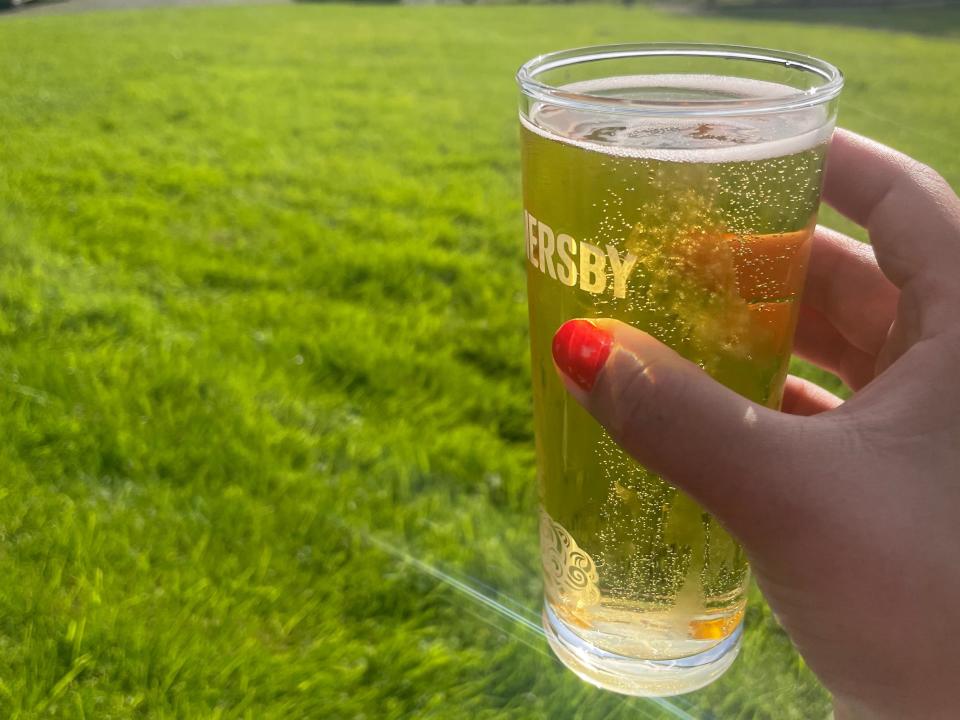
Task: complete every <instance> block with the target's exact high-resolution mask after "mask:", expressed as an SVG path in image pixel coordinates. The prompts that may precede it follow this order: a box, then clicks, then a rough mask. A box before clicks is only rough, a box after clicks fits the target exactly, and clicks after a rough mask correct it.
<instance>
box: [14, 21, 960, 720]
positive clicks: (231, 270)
mask: <svg viewBox="0 0 960 720" xmlns="http://www.w3.org/2000/svg"><path fill="white" fill-rule="evenodd" d="M664 39H686V40H701V41H705V40H717V41H731V42H741V43H751V44H762V45H770V46H778V47H786V48H791V49H795V50H801V51H807V52H811V53H815V54H818V55H823V56H825V57H827V58H830V59H832V60H834V61H835V62H837V63H838V64H839V65H840V66H841V67H842V68H843V69H844V70H845V71H846V73H847V77H848V90H847V93H846V96H845V98H844V102H843V108H842V121H843V124H845V125H847V126H849V127H852V128H855V129H857V130H860V131H863V132H866V133H869V134H871V135H874V136H877V137H878V138H880V139H883V140H885V141H887V142H890V143H892V144H894V145H897V146H898V147H900V148H902V149H904V150H906V151H908V152H910V153H912V154H914V155H916V156H917V157H919V158H921V159H922V160H925V161H927V162H930V163H932V164H933V165H934V166H936V167H938V168H939V169H940V170H941V171H942V172H943V173H944V174H945V175H946V176H947V177H948V178H949V179H950V180H951V181H952V182H953V183H954V184H957V183H958V182H960V153H957V152H956V148H957V144H956V141H955V138H956V137H957V136H958V133H960V115H958V114H957V113H956V112H955V108H956V103H957V101H958V95H957V91H956V88H957V80H958V78H957V71H956V67H957V66H956V63H955V60H956V47H955V43H954V41H953V40H952V39H936V38H921V37H919V36H916V35H911V34H895V33H889V32H884V31H876V30H855V29H850V28H844V29H838V28H836V27H833V26H827V25H809V26H804V25H802V24H798V23H776V22H753V21H751V22H749V23H746V22H738V21H734V20H723V19H716V18H710V19H698V18H694V17H684V16H670V15H661V14H656V13H655V12H653V11H648V10H641V9H636V10H632V11H624V10H621V9H619V8H615V7H610V6H576V7H500V8H493V7H479V8H463V7H458V8H402V7H348V6H290V7H273V8H229V9H227V8H223V9H203V10H169V11H145V12H121V13H103V14H90V15H83V16H79V15H75V16H67V17H44V18H36V19H34V18H31V17H29V16H19V17H14V18H10V19H5V20H3V21H0V68H2V69H3V70H2V73H0V470H2V476H0V477H2V479H0V483H2V484H0V578H2V580H0V717H3V718H41V717H44V718H45V717H62V718H98V719H100V718H139V717H149V718H371V719H372V718H400V717H435V718H483V717H498V718H500V717H503V718H528V717H529V718H533V717H557V718H559V717H571V718H594V717H596V718H600V717H611V718H620V717H661V716H666V712H667V710H666V709H664V708H661V707H659V706H657V705H654V704H652V703H649V702H644V701H636V700H623V699H621V698H619V697H616V696H613V695H608V694H605V693H601V692H599V691H596V690H593V689H591V688H588V687H587V686H585V685H583V684H581V683H580V682H579V681H577V680H576V679H575V678H573V677H572V676H570V675H569V674H568V673H566V672H565V671H563V670H561V669H560V668H559V667H558V666H557V664H556V663H555V662H554V661H553V660H552V659H551V658H550V657H549V655H548V654H546V652H545V647H544V643H543V641H542V640H541V639H539V638H538V637H537V636H536V635H535V634H534V633H531V632H528V631H526V630H523V628H522V626H521V625H519V624H517V623H515V622H511V621H508V620H506V619H504V618H503V617H502V616H500V615H497V614H495V613H493V612H491V611H489V610H488V609H486V608H484V607H483V606H481V605H479V604H477V603H475V602H474V601H472V600H470V599H469V598H467V597H466V596H464V595H462V594H460V593H458V592H456V591H455V590H454V589H451V587H449V586H448V585H447V584H445V583H443V582H439V581H438V580H437V579H436V578H435V577H431V576H430V575H428V574H425V573H423V572H421V571H420V570H419V569H418V568H417V567H416V566H415V565H412V564H410V563H407V562H404V561H403V560H402V559H401V558H399V557H398V556H397V553H398V552H402V551H404V550H409V551H410V552H411V553H413V554H415V555H416V556H418V557H420V558H423V559H424V560H426V561H428V562H430V563H433V564H434V565H435V566H437V567H439V568H442V569H445V570H446V571H449V572H451V573H452V574H454V575H455V576H456V577H458V578H461V579H467V580H469V582H475V581H483V582H486V583H488V584H489V585H491V586H494V587H496V588H498V589H499V590H500V591H501V593H502V594H501V596H500V597H501V599H502V600H509V599H512V600H515V601H517V602H518V603H520V604H521V606H522V607H523V608H526V610H521V612H522V613H527V614H529V612H530V611H531V610H532V609H535V607H536V602H537V600H536V598H537V594H538V592H539V584H538V578H537V561H536V551H535V545H536V540H535V537H536V534H535V515H534V507H535V503H536V490H535V487H534V481H533V456H532V439H531V420H530V398H529V390H528V377H527V374H528V360H527V349H526V334H525V333H526V328H525V325H526V312H525V306H524V302H525V301H524V282H523V275H522V257H523V250H522V247H521V242H520V237H521V235H520V233H521V228H520V225H521V223H520V205H519V178H518V157H517V155H518V153H517V142H516V132H517V131H516V127H515V126H516V116H515V112H514V103H515V98H514V87H513V84H512V74H513V71H514V70H515V68H516V67H517V66H518V65H519V64H520V63H521V62H522V61H523V60H525V59H527V58H528V57H530V56H532V55H534V54H536V53H539V52H542V51H546V50H550V49H557V48H562V47H569V46H576V45H583V44H588V43H596V42H613V41H619V40H664ZM828 217H830V216H828ZM905 241H909V239H908V238H905ZM804 372H807V373H808V374H810V375H811V376H814V377H818V375H817V373H814V372H812V371H810V370H809V369H804ZM825 382H827V383H828V384H830V383H832V386H834V387H835V386H836V383H835V381H831V380H830V379H829V378H826V379H825ZM371 536H372V537H373V538H374V540H373V541H371V540H370V537H371ZM380 540H386V542H387V544H386V545H383V544H382V543H380V544H378V542H379V541H380ZM825 601H828V600H827V599H825ZM748 625H749V628H748V629H749V631H750V635H749V639H748V640H747V643H746V648H745V653H744V657H743V658H742V659H741V660H739V661H738V663H737V665H736V666H735V669H734V670H733V671H732V672H731V673H730V674H729V675H728V676H727V677H726V678H725V679H724V680H723V681H722V682H721V683H719V684H717V685H715V686H714V687H712V688H710V689H708V690H706V691H704V692H701V693H698V694H696V695H693V696H690V697H688V698H684V699H682V700H680V701H679V702H680V704H682V705H683V706H684V707H686V708H688V709H689V710H690V712H691V713H692V714H693V715H695V716H697V717H708V718H721V717H722V718H728V717H732V718H761V717H776V718H809V717H816V716H818V715H819V716H822V715H824V714H825V713H826V711H827V707H828V702H827V698H826V696H825V694H824V693H823V691H822V690H821V689H819V688H818V687H817V685H816V683H815V682H814V681H813V680H812V678H811V676H810V674H809V673H808V672H807V671H806V670H805V669H804V668H803V666H802V664H801V663H800V662H799V661H798V660H797V659H796V657H795V656H794V655H793V653H792V652H791V650H790V647H789V643H788V641H787V640H786V639H785V637H784V636H783V635H782V634H780V633H779V632H777V631H776V629H775V625H774V623H773V620H772V619H771V617H770V615H769V612H768V611H767V610H766V609H765V608H763V606H762V605H761V604H760V603H759V602H757V601H756V599H755V601H754V603H753V605H752V609H751V611H750V614H749V617H748Z"/></svg>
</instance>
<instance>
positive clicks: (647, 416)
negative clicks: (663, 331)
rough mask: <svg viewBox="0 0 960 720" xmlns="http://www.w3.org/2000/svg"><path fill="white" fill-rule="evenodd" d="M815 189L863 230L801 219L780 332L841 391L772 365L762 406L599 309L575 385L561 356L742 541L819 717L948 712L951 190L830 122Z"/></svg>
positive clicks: (593, 408)
mask: <svg viewBox="0 0 960 720" xmlns="http://www.w3.org/2000/svg"><path fill="white" fill-rule="evenodd" d="M824 200H825V201H826V202H827V203H829V204H830V205H832V206H833V207H834V208H836V209H837V210H838V211H840V212H841V213H842V214H844V215H845V216H847V217H848V218H850V219H852V220H854V221H855V222H857V223H858V224H860V225H862V226H863V227H865V228H866V229H867V230H868V231H869V234H870V239H871V243H872V247H871V246H868V245H864V244H862V243H859V242H857V241H855V240H852V239H850V238H848V237H845V236H843V235H841V234H839V233H837V232H834V231H832V230H828V229H826V228H818V229H817V232H816V234H815V237H814V245H813V251H812V255H811V261H810V269H809V279H808V284H807V287H806V290H805V294H804V296H803V307H802V310H801V317H800V323H799V327H798V330H797V337H796V352H797V353H798V354H799V355H801V356H802V357H805V358H806V359H808V360H810V361H811V362H813V363H815V364H816V365H819V366H820V367H822V368H825V369H826V370H829V371H831V372H833V373H835V374H837V375H839V376H840V377H841V378H843V379H844V380H845V381H846V382H847V383H848V384H849V385H850V386H851V387H852V388H853V389H854V390H855V394H854V395H853V397H852V398H851V399H850V400H848V401H847V402H842V401H841V400H840V399H839V398H837V397H835V396H833V395H832V394H830V393H828V392H827V391H825V390H823V389H821V388H819V387H818V386H816V385H813V384H811V383H809V382H807V381H804V380H801V379H799V378H795V377H791V378H789V379H788V382H787V389H786V395H785V398H784V402H783V412H776V411H773V410H769V409H766V408H763V407H761V406H759V405H757V404H755V403H752V402H750V401H748V400H746V399H744V398H743V397H741V396H739V395H737V394H735V393H733V392H732V391H730V390H728V389H726V388H724V387H723V386H721V385H719V384H718V383H716V382H714V381H713V380H712V379H711V378H709V377H708V376H707V375H706V374H705V373H703V372H702V371H701V370H700V369H699V368H698V367H697V366H696V365H694V364H692V363H690V362H688V361H686V360H684V359H683V358H681V357H680V356H679V355H677V354H676V353H674V352H673V351H672V350H670V349H669V348H667V347H666V346H664V345H662V344H660V343H659V342H657V341H656V340H654V339H653V338H652V337H650V336H649V335H647V334H646V333H643V332H641V331H639V330H636V329H634V328H632V327H630V326H628V325H625V324H623V323H620V322H617V321H614V320H600V321H597V322H596V325H597V327H598V328H599V329H600V330H602V331H604V332H607V333H609V334H610V335H611V336H612V345H611V349H610V354H609V356H608V357H607V359H606V362H605V363H603V365H602V367H601V368H600V369H599V373H598V374H597V376H596V379H595V380H594V382H593V385H592V388H591V389H590V390H589V391H587V390H584V389H583V387H582V386H581V385H582V383H581V385H578V384H577V383H576V382H574V381H573V380H571V379H570V378H569V377H567V376H565V375H563V373H562V372H561V376H562V377H563V378H564V382H565V383H566V385H567V388H568V390H569V391H570V392H571V394H572V395H573V396H574V397H575V398H576V399H577V400H578V401H579V402H581V403H582V404H583V405H584V406H585V407H586V408H587V409H588V410H589V411H590V412H591V413H592V414H593V415H594V417H596V418H597V420H598V421H599V422H600V423H601V424H603V425H604V426H605V427H606V428H607V429H608V431H609V432H610V434H611V435H612V437H613V438H614V439H615V440H616V441H617V442H618V443H619V444H620V445H621V446H623V447H624V448H625V449H626V450H627V451H628V452H630V453H631V454H632V455H633V456H634V457H636V458H637V459H638V460H639V461H640V462H641V463H643V464H644V465H646V466H647V467H649V468H651V469H652V470H654V471H656V472H658V473H660V474H661V475H663V476H664V477H665V478H666V479H668V480H669V481H670V482H672V483H673V484H675V485H677V486H678V487H680V488H682V489H684V490H685V491H687V492H688V493H689V494H690V495H692V496H693V497H694V498H696V499H697V500H698V501H699V502H700V503H701V504H702V505H704V506H705V507H706V508H707V509H708V510H709V511H710V512H712V513H713V514H714V515H715V516H716V517H717V518H718V519H719V520H720V521H721V522H722V523H723V524H724V525H725V526H726V527H727V528H728V529H729V530H730V531H731V533H733V534H734V535H735V536H736V537H737V538H738V539H739V540H740V541H741V542H742V544H743V546H744V548H745V550H746V552H747V554H748V556H749V558H750V561H751V563H752V566H753V569H754V572H755V574H756V577H757V580H758V582H759V584H760V587H761V589H762V590H763V592H764V595H765V596H766V598H767V600H768V601H769V603H770V605H771V607H772V608H773V610H774V612H775V613H776V615H777V617H778V619H779V620H780V622H781V623H782V624H783V626H784V628H785V629H786V631H787V632H788V633H789V634H790V637H791V638H792V640H793V642H794V644H795V645H796V647H797V649H798V650H799V652H800V653H801V654H802V655H803V657H804V659H805V660H806V662H807V663H808V665H809V666H810V667H811V668H812V669H813V671H814V672H815V673H816V674H817V675H818V677H819V678H820V680H821V681H822V682H823V684H824V685H825V686H826V687H827V688H828V689H829V690H830V691H831V692H832V693H833V696H834V707H835V713H836V717H837V718H838V719H842V720H847V719H860V718H871V719H872V718H920V717H922V718H928V719H937V718H948V717H957V709H956V707H957V705H956V689H955V675H956V672H957V670H958V669H960V199H958V198H957V196H956V194H955V193H954V192H953V190H952V189H951V188H950V186H949V185H948V184H947V183H946V182H945V181H944V180H943V178H941V177H940V176H939V175H937V173H936V172H934V171H933V170H931V169H930V168H929V167H926V166H924V165H922V164H920V163H918V162H916V161H914V160H912V159H910V158H909V157H907V156H905V155H902V154H900V153H898V152H895V151H894V150H891V149H890V148H887V147H884V146H883V145H880V144H878V143H875V142H873V141H871V140H868V139H866V138H863V137H860V136H858V135H855V134H853V133H850V132H845V131H837V133H836V134H835V136H834V139H833V142H832V145H831V148H830V154H829V162H828V168H827V173H826V180H825V189H824ZM561 365H562V363H561ZM588 385H589V384H588Z"/></svg>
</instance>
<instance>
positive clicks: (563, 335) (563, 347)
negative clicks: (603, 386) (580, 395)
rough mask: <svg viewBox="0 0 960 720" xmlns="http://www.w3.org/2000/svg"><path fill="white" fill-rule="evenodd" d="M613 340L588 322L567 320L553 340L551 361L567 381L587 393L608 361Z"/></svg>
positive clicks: (608, 334)
mask: <svg viewBox="0 0 960 720" xmlns="http://www.w3.org/2000/svg"><path fill="white" fill-rule="evenodd" d="M611 345H613V338H612V337H611V336H610V333H608V332H605V331H603V330H601V329H600V328H598V327H597V326H596V325H594V324H593V323H592V322H589V321H588V320H569V321H567V322H565V323H564V324H563V325H561V326H560V329H559V330H557V334H556V335H554V336H553V360H554V362H555V363H556V364H557V367H558V368H560V370H561V371H562V372H563V374H564V375H566V376H567V377H568V378H570V379H571V380H573V381H574V382H575V383H576V384H577V385H578V386H580V387H581V388H582V389H584V390H586V391H587V392H589V391H590V390H591V389H592V388H593V384H594V383H595V382H596V380H597V374H598V373H599V372H600V368H602V367H603V364H604V363H605V362H606V361H607V356H608V355H609V354H610V347H611Z"/></svg>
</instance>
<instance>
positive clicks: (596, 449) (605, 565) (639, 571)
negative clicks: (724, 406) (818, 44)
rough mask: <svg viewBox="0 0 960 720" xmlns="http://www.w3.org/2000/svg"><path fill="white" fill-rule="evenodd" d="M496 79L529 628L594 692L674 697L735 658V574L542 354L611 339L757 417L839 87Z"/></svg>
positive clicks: (771, 386) (720, 550)
mask: <svg viewBox="0 0 960 720" xmlns="http://www.w3.org/2000/svg"><path fill="white" fill-rule="evenodd" d="M517 80H518V83H519V85H520V90H521V94H520V122H521V136H522V167H523V197H524V227H525V245H526V256H527V291H528V303H529V314H530V341H531V357H532V375H533V398H534V426H535V434H536V454H537V468H538V482H539V488H540V502H541V508H540V545H541V559H542V566H543V573H544V595H545V602H544V611H543V624H544V628H545V631H546V635H547V638H548V640H549V642H550V644H551V646H552V648H553V650H554V652H555V653H556V654H557V656H558V657H559V658H560V659H561V660H562V661H563V662H564V663H565V664H566V665H567V666H568V667H569V668H570V669H572V670H573V671H574V672H576V673H577V674H578V675H580V676H581V677H583V678H584V679H586V680H588V681H589V682H591V683H593V684H595V685H598V686H600V687H605V688H608V689H611V690H615V691H618V692H622V693H627V694H632V695H657V696H664V695H675V694H680V693H684V692H689V691H691V690H694V689H697V688H699V687H703V686H705V685H707V684H708V683H710V682H712V681H713V680H715V679H716V678H717V677H719V676H720V675H721V674H722V673H723V672H724V671H726V669H727V668H729V667H730V665H731V664H732V662H733V660H734V658H735V657H736V654H737V652H738V649H739V647H740V643H741V636H742V620H743V616H744V609H745V605H746V594H747V588H748V584H749V568H748V565H747V560H746V557H745V556H744V553H743V550H742V549H741V548H740V546H739V545H738V544H737V542H736V541H735V540H734V539H733V538H731V537H730V535H728V533H727V532H726V531H725V530H724V528H723V527H722V526H721V525H719V524H718V523H717V521H716V520H715V519H713V518H712V517H711V516H710V515H709V514H707V513H706V512H705V511H704V510H703V509H702V508H700V507H699V506H698V505H697V504H696V503H695V502H694V501H693V500H691V499H690V498H689V497H688V496H687V495H685V494H684V493H682V492H680V491H678V490H677V489H676V488H674V487H672V486H671V485H670V484H668V483H667V482H665V481H664V480H662V479H661V478H659V477H658V476H656V475H654V474H652V473H651V472H649V471H647V470H646V469H644V468H643V467H641V466H640V465H638V464H637V463H636V462H634V461H633V460H632V459H631V458H629V457H628V456H627V455H626V454H625V453H624V452H623V451H622V450H620V449H619V448H618V447H617V446H616V445H615V444H614V442H613V441H612V440H611V439H610V438H609V437H608V435H607V434H606V433H605V432H604V430H603V429H602V428H601V427H600V426H599V424H598V423H597V422H596V421H595V420H593V418H592V417H590V416H589V415H588V414H587V412H586V411H585V410H583V409H582V408H581V407H580V406H579V405H578V404H577V403H576V402H575V401H574V400H573V399H572V398H570V397H569V396H568V394H567V393H566V392H565V390H564V388H563V385H562V383H561V381H560V380H559V378H558V376H557V374H556V372H555V370H554V368H553V362H552V356H551V340H552V337H553V334H554V333H555V332H556V330H557V328H559V327H560V325H562V324H563V323H564V322H565V321H567V320H570V319H572V318H578V317H580V318H591V317H612V318H617V319H619V320H623V321H625V322H628V323H630V324H632V325H634V326H636V327H638V328H641V329H643V330H645V331H646V332H649V333H650V334H652V335H653V336H655V337H657V338H658V339H659V340H661V341H662V342H665V343H666V344H668V345H670V346H671V347H673V348H674V349H675V350H677V351H678V352H680V353H681V354H682V355H684V356H685V357H687V358H688V359H690V360H692V361H694V362H696V363H698V364H699V365H700V366H701V367H702V368H704V370H706V371H707V372H708V373H710V374H711V375H712V376H713V377H714V378H716V379H717V380H718V381H720V382H722V383H724V384H725V385H727V386H728V387H730V388H732V389H734V390H736V391H737V392H739V393H741V394H743V395H745V396H746V397H749V398H751V399H752V400H755V401H757V402H760V403H763V404H765V405H767V406H769V407H778V406H779V403H780V399H781V394H782V391H783V385H784V380H785V378H786V374H787V368H788V364H789V360H790V353H791V348H792V343H793V332H794V327H795V325H796V320H797V313H798V303H797V300H798V299H799V298H800V295H801V292H802V289H803V281H804V276H805V273H806V264H807V258H808V255H809V251H810V244H811V236H812V233H813V230H814V227H815V225H816V216H817V211H818V205H819V199H820V191H821V181H822V170H823V163H824V158H825V155H826V149H827V144H828V141H829V138H830V135H831V133H832V131H833V126H834V121H835V117H836V98H837V96H838V95H839V93H840V90H841V87H842V82H843V80H842V76H841V74H840V72H839V71H838V70H837V69H836V68H834V67H833V66H831V65H829V64H827V63H825V62H822V61H820V60H816V59H814V58H810V57H806V56H802V55H796V54H792V53H786V52H779V51H771V50H763V49H757V48H746V47H735V46H706V45H662V44H653V45H619V46H606V47H595V48H585V49H580V50H571V51H565V52H559V53H552V54H549V55H544V56H540V57H538V58H535V59H534V60H531V61H530V62H528V63H527V64H525V65H524V66H523V67H522V68H521V69H520V71H519V73H518V76H517ZM704 472H709V468H704Z"/></svg>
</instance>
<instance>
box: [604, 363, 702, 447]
mask: <svg viewBox="0 0 960 720" xmlns="http://www.w3.org/2000/svg"><path fill="white" fill-rule="evenodd" d="M669 365H670V363H668V362H663V361H658V360H652V361H650V362H643V363H641V362H637V361H633V362H632V366H631V367H630V368H629V370H628V371H627V372H624V373H622V375H621V376H620V380H619V382H618V383H617V386H616V387H615V388H614V389H613V392H614V403H613V407H614V412H613V413H612V416H611V418H610V424H609V426H608V428H607V429H608V431H609V432H610V435H611V437H612V438H613V439H614V440H615V441H616V442H617V443H618V444H621V445H630V446H633V445H636V444H637V443H638V442H640V441H642V442H644V443H649V442H655V437H656V436H661V435H663V434H664V433H665V432H669V427H670V425H671V422H670V412H669V409H670V408H671V407H676V406H677V405H678V404H681V403H678V401H679V399H680V398H681V397H682V395H683V394H684V393H685V392H686V390H685V386H686V385H687V383H686V382H685V381H684V379H683V378H684V375H685V374H684V373H678V372H675V371H673V370H672V368H670V367H669Z"/></svg>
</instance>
